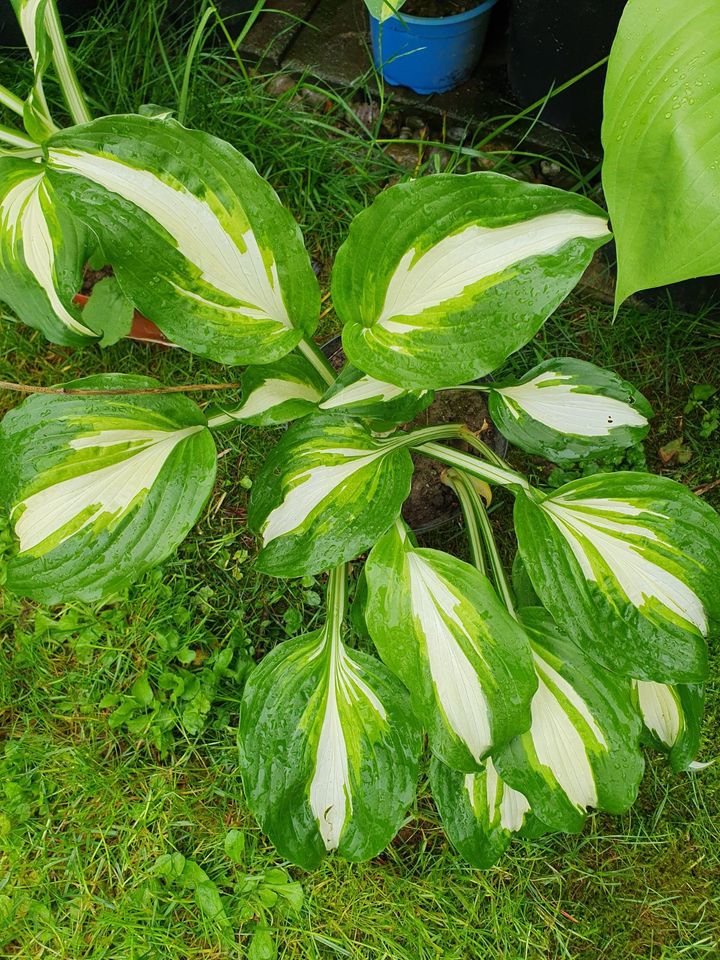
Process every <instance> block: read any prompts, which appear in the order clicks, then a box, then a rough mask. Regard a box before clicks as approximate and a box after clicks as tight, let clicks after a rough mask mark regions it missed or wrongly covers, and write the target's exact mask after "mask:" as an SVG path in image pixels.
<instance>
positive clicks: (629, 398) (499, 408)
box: [490, 357, 652, 463]
mask: <svg viewBox="0 0 720 960" xmlns="http://www.w3.org/2000/svg"><path fill="white" fill-rule="evenodd" d="M490 415H491V416H492V419H493V423H494V424H495V426H496V427H497V428H498V430H500V432H501V433H502V434H503V435H504V436H505V437H507V439H508V440H509V441H510V443H513V444H515V446H516V447H520V448H521V449H522V450H525V451H526V452H527V453H534V454H537V455H538V456H541V457H547V459H548V460H553V461H554V462H555V463H561V462H562V461H564V460H578V459H582V458H584V457H590V456H592V455H593V454H604V453H612V452H613V451H614V450H621V449H623V448H624V447H628V446H630V445H631V444H633V443H637V442H638V441H639V440H642V439H643V437H645V436H646V434H647V432H648V429H649V424H648V417H650V416H652V410H651V409H650V404H649V403H648V402H647V400H646V399H645V398H644V397H643V396H642V394H640V393H638V391H637V390H636V389H635V388H634V387H633V386H631V385H630V384H629V383H626V382H625V381H624V380H621V379H620V377H618V376H617V375H616V374H614V373H611V372H610V371H609V370H603V369H602V368H601V367H596V366H595V365H594V364H592V363H586V362H585V361H584V360H573V359H571V358H570V357H558V358H557V359H553V360H545V361H543V363H541V364H538V366H537V367H533V369H532V370H530V371H529V372H528V373H526V374H525V376H524V377H522V378H521V379H520V380H512V381H503V382H501V383H498V384H494V383H493V384H491V389H490Z"/></svg>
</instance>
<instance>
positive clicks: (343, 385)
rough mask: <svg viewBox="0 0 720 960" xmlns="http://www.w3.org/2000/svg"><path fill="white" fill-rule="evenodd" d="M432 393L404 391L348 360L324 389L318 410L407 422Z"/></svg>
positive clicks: (423, 407) (389, 421)
mask: <svg viewBox="0 0 720 960" xmlns="http://www.w3.org/2000/svg"><path fill="white" fill-rule="evenodd" d="M434 396H435V395H434V393H433V392H432V391H431V390H405V389H404V388H403V387H396V386H395V384H393V383H383V382H382V381H381V380H376V379H375V378H374V377H371V376H368V374H367V373H363V372H362V370H358V369H357V367H354V366H353V365H352V364H351V363H348V364H346V365H345V366H344V367H343V369H342V371H341V372H340V374H339V376H338V378H337V380H336V381H335V383H334V384H333V385H332V386H331V387H330V388H329V390H328V391H327V392H326V394H325V396H324V397H323V399H322V402H321V403H320V409H321V410H327V411H328V412H330V411H336V410H344V411H347V412H348V413H351V414H353V416H356V417H368V418H370V419H373V420H384V421H386V422H388V423H409V422H410V421H411V420H414V418H415V417H416V416H417V415H418V414H419V413H420V411H421V410H424V409H425V407H427V406H429V405H430V404H431V403H432V401H433V398H434Z"/></svg>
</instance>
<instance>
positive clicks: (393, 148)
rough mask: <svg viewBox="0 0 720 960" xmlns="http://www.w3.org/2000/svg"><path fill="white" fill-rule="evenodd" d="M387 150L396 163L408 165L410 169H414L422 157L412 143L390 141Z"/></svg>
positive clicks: (403, 165)
mask: <svg viewBox="0 0 720 960" xmlns="http://www.w3.org/2000/svg"><path fill="white" fill-rule="evenodd" d="M385 152H386V153H387V155H388V156H389V157H392V159H393V160H394V161H395V163H399V164H400V166H401V167H406V168H407V169H408V170H412V169H414V168H415V167H416V166H417V164H418V161H419V159H420V157H419V154H418V148H417V147H416V146H414V145H413V144H411V143H389V144H388V145H387V147H385Z"/></svg>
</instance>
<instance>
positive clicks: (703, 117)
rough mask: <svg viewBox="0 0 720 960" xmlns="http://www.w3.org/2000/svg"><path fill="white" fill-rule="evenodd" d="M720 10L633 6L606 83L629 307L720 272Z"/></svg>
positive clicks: (610, 173) (606, 127) (606, 169)
mask: <svg viewBox="0 0 720 960" xmlns="http://www.w3.org/2000/svg"><path fill="white" fill-rule="evenodd" d="M719 63H720V4H719V3H718V2H717V0H693V3H691V4H687V3H685V2H684V0H664V2H663V4H662V5H658V3H657V0H629V3H628V4H627V6H626V7H625V12H624V14H623V17H622V20H621V21H620V26H619V28H618V32H617V36H616V37H615V42H614V44H613V47H612V51H611V53H610V62H609V64H608V73H607V80H606V82H605V117H604V121H603V129H602V140H603V147H604V151H605V160H604V163H603V168H602V178H603V188H604V191H605V197H606V199H607V204H608V209H609V210H610V217H611V220H612V225H613V230H614V231H615V239H616V243H617V254H618V282H617V289H616V292H615V303H616V305H619V304H621V303H622V302H623V300H624V299H625V298H626V297H628V296H630V294H632V293H634V292H635V291H636V290H643V289H645V288H646V287H657V286H660V285H661V284H665V283H674V282H676V281H678V280H685V279H687V278H688V277H699V276H705V275H708V274H715V273H720V160H718V157H720V124H718V115H720V68H719V67H718V64H719Z"/></svg>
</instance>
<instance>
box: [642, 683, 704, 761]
mask: <svg viewBox="0 0 720 960" xmlns="http://www.w3.org/2000/svg"><path fill="white" fill-rule="evenodd" d="M633 684H634V686H635V690H636V694H637V700H638V706H639V708H640V713H641V714H642V718H643V723H644V724H645V733H646V737H647V739H648V740H649V742H650V743H651V744H652V745H653V746H654V747H656V748H657V749H658V750H661V751H662V752H663V753H666V754H668V759H669V761H670V766H671V767H672V768H673V770H688V769H690V768H691V767H692V765H693V762H694V761H695V757H696V756H697V752H698V747H699V745H700V724H701V721H702V715H703V707H704V701H705V695H704V688H703V686H702V685H701V684H696V683H687V684H677V685H675V686H672V685H669V684H665V683H655V682H654V681H652V680H634V681H633Z"/></svg>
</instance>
